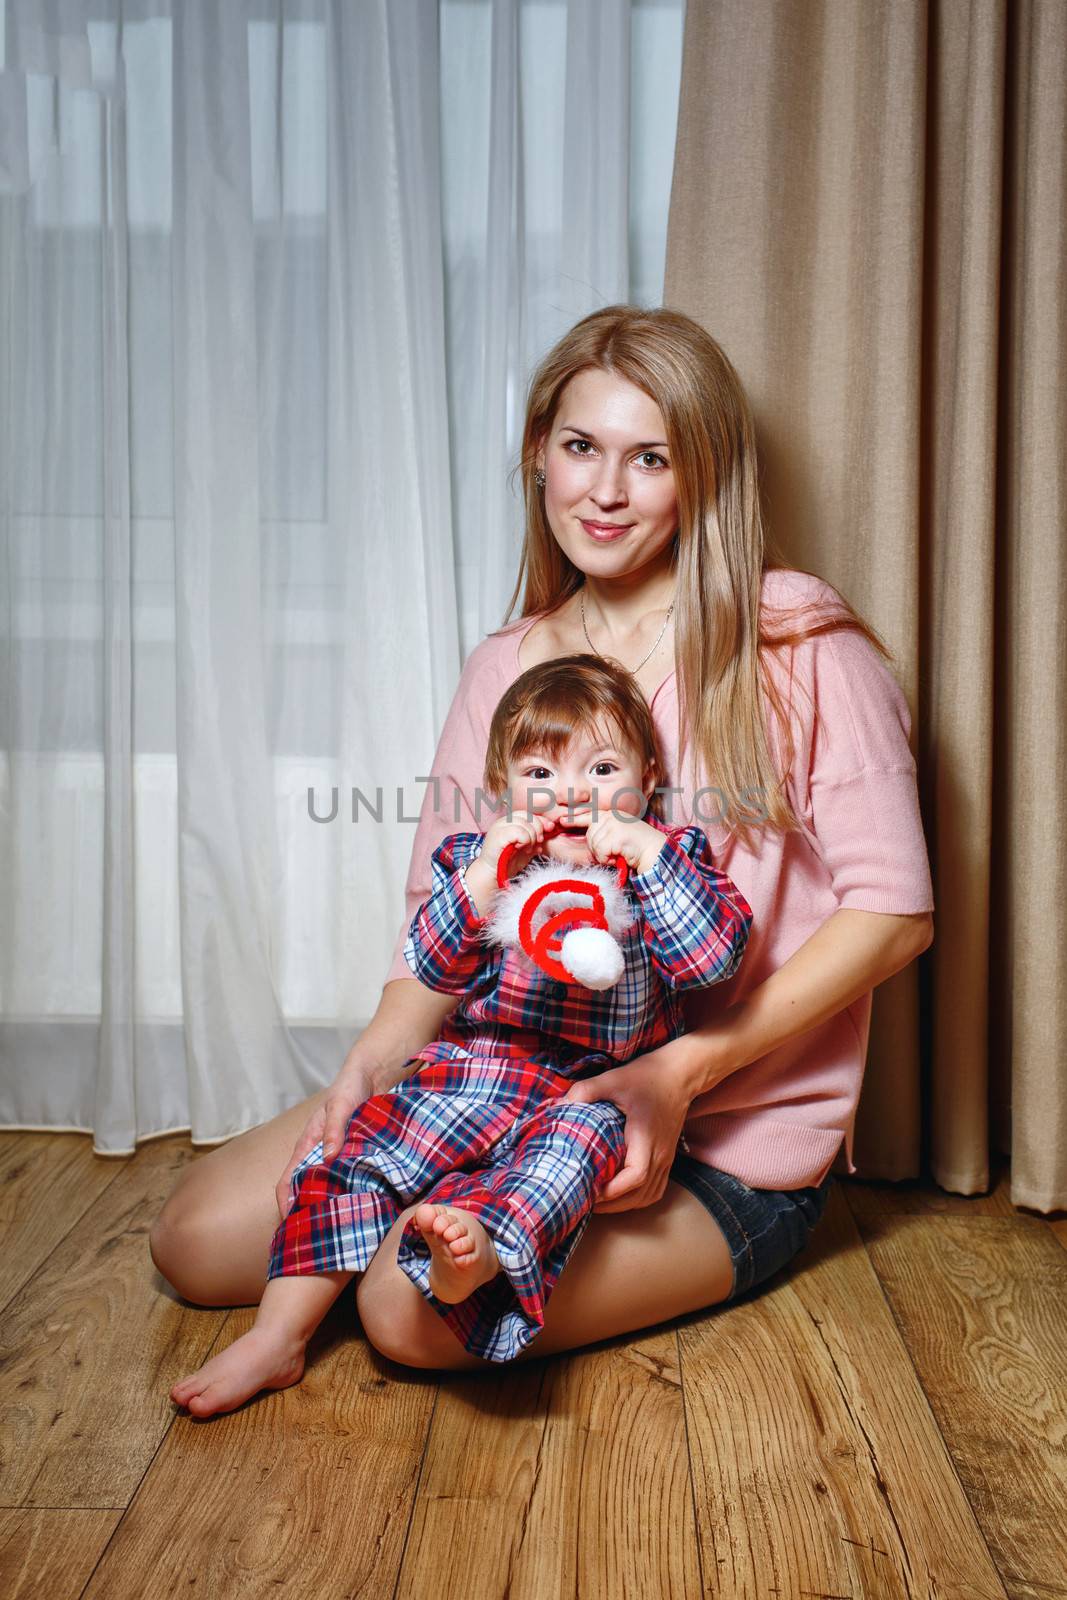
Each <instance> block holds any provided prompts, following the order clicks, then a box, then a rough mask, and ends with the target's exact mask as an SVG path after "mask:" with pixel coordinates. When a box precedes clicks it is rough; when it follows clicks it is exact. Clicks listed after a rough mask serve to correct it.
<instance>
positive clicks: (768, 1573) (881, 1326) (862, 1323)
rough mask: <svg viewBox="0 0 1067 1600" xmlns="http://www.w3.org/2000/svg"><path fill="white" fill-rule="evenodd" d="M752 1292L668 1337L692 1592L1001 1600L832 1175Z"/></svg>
mask: <svg viewBox="0 0 1067 1600" xmlns="http://www.w3.org/2000/svg"><path fill="white" fill-rule="evenodd" d="M757 1291H758V1292H757V1293H756V1294H755V1297H754V1298H742V1299H741V1300H740V1301H738V1302H736V1303H735V1304H733V1305H726V1306H722V1307H720V1308H719V1309H718V1310H717V1311H714V1310H713V1311H712V1312H710V1313H707V1314H705V1315H704V1316H703V1317H698V1318H694V1319H690V1320H689V1321H688V1322H687V1324H686V1326H684V1327H682V1328H680V1330H679V1343H680V1347H681V1359H682V1372H683V1376H684V1381H685V1393H686V1407H687V1412H688V1418H689V1447H690V1452H691V1455H692V1458H693V1476H694V1483H695V1488H696V1514H697V1526H698V1536H699V1538H700V1540H701V1542H702V1548H703V1570H704V1574H705V1584H706V1587H707V1589H708V1591H709V1592H712V1593H722V1594H727V1595H730V1596H736V1597H738V1600H742V1597H743V1600H748V1597H751V1600H767V1597H768V1596H771V1595H774V1596H780V1597H781V1600H794V1597H795V1596H799V1595H812V1594H814V1595H820V1596H853V1595H855V1596H878V1600H896V1597H897V1596H900V1597H905V1596H906V1597H908V1600H927V1597H928V1596H930V1595H937V1596H938V1600H1004V1596H1005V1593H1006V1591H1005V1589H1004V1587H1003V1585H1002V1583H1001V1581H1000V1579H999V1577H998V1575H997V1572H996V1568H995V1567H994V1565H993V1562H992V1560H991V1558H990V1555H989V1551H988V1550H987V1549H986V1546H985V1542H984V1540H983V1538H982V1535H981V1532H980V1530H979V1528H978V1526H977V1524H976V1522H975V1518H974V1515H973V1513H972V1511H971V1509H970V1507H969V1505H968V1503H967V1500H966V1497H965V1496H964V1493H963V1490H962V1488H961V1487H960V1483H959V1480H958V1479H957V1477H956V1473H955V1471H954V1469H953V1465H952V1461H951V1459H950V1458H949V1455H948V1452H947V1450H946V1448H945V1443H944V1440H943V1439H942V1438H941V1435H940V1433H939V1432H938V1428H937V1424H936V1422H935V1420H934V1417H933V1415H932V1413H931V1411H930V1407H929V1405H928V1404H927V1401H926V1397H925V1396H924V1394H923V1391H922V1389H921V1387H920V1385H919V1382H918V1379H917V1377H916V1374H915V1370H914V1368H913V1366H912V1364H911V1360H910V1358H909V1355H908V1352H907V1350H906V1348H905V1346H904V1344H903V1342H902V1340H901V1337H900V1333H899V1331H898V1329H897V1326H896V1324H895V1322H894V1320H893V1316H892V1313H891V1312H890V1310H889V1307H888V1306H887V1305H886V1302H885V1298H884V1296H883V1294H882V1290H881V1287H880V1285H879V1282H878V1279H877V1277H876V1276H875V1273H874V1270H873V1268H872V1266H871V1263H870V1261H869V1260H868V1259H867V1255H866V1252H865V1251H864V1248H863V1245H862V1242H861V1240H860V1238H859V1235H858V1233H857V1230H856V1225H855V1223H854V1221H853V1219H852V1216H851V1214H850V1212H849V1208H848V1206H847V1204H846V1203H845V1199H844V1197H843V1195H842V1193H841V1187H840V1185H835V1186H834V1188H833V1189H832V1190H831V1194H830V1201H829V1204H828V1206H827V1209H826V1213H825V1215H824V1217H823V1219H822V1221H821V1222H820V1224H819V1226H818V1228H817V1229H816V1231H815V1233H814V1234H813V1235H812V1238H811V1240H810V1242H809V1244H808V1245H807V1247H806V1248H805V1250H804V1251H803V1252H802V1253H801V1254H800V1255H799V1256H798V1257H796V1258H795V1259H794V1261H793V1262H791V1263H790V1264H789V1266H788V1267H787V1268H786V1269H784V1271H783V1272H782V1274H781V1277H780V1278H778V1279H777V1280H776V1281H775V1283H774V1284H769V1285H767V1286H766V1287H762V1289H760V1286H757Z"/></svg>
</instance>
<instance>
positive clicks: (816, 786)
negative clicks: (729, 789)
mask: <svg viewBox="0 0 1067 1600" xmlns="http://www.w3.org/2000/svg"><path fill="white" fill-rule="evenodd" d="M797 654H798V658H799V659H798V663H797V664H798V665H801V663H802V677H803V678H804V679H805V680H806V687H807V688H808V689H809V691H810V699H811V721H810V724H809V726H810V740H806V741H805V749H804V757H803V761H802V770H801V771H799V772H796V771H794V790H795V796H794V797H795V799H796V800H797V801H798V802H799V808H800V813H801V817H802V820H803V821H804V823H805V826H806V831H807V832H808V836H809V839H810V841H811V843H812V846H813V848H814V849H815V851H816V853H817V854H818V855H819V856H820V857H821V858H822V860H823V862H824V863H825V865H826V867H827V870H828V871H829V874H830V879H831V883H832V887H833V892H834V895H835V896H836V898H837V901H838V904H839V905H840V906H842V907H852V908H854V909H855V910H858V911H881V912H889V913H894V914H897V915H909V914H917V913H920V912H924V911H933V909H934V899H933V888H932V884H931V880H930V864H929V859H928V856H927V850H926V839H925V835H924V833H923V824H922V816H921V813H920V809H919V795H918V788H917V785H916V773H915V758H914V756H913V755H912V752H911V748H910V745H909V742H908V741H909V737H910V734H911V716H910V713H909V711H908V704H907V700H906V699H905V696H904V693H903V691H902V690H901V688H900V685H899V684H898V683H897V681H896V679H895V677H894V676H893V674H892V672H890V670H889V668H888V667H887V665H886V663H885V661H884V660H883V658H882V657H881V656H880V654H879V653H878V651H877V650H876V649H875V647H874V645H873V644H872V643H871V642H870V640H869V639H867V638H866V637H865V636H864V635H863V634H861V633H859V632H857V631H856V630H855V629H835V630H834V631H832V632H829V633H824V634H819V635H816V636H815V637H814V638H812V639H810V640H807V641H805V643H804V644H803V645H802V646H800V647H799V649H798V652H797ZM804 658H806V659H804Z"/></svg>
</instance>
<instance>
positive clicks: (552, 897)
mask: <svg viewBox="0 0 1067 1600" xmlns="http://www.w3.org/2000/svg"><path fill="white" fill-rule="evenodd" d="M554 878H577V879H579V880H580V881H582V882H586V883H595V884H596V886H597V888H598V889H599V890H600V892H601V894H602V895H603V896H604V916H605V917H606V919H607V924H608V929H609V931H610V932H611V934H612V937H613V938H615V939H620V938H621V937H622V935H623V934H624V933H625V932H626V931H627V929H628V928H630V927H632V926H633V924H634V922H635V921H636V920H637V914H636V912H635V911H634V908H633V906H632V905H631V904H630V901H629V899H628V898H627V895H626V890H625V889H620V888H619V884H618V879H617V878H616V875H615V869H614V867H605V866H602V865H601V864H600V863H595V864H591V865H588V866H587V865H582V866H575V867H569V866H568V865H567V864H566V862H564V861H541V860H535V861H531V862H530V865H529V866H528V867H527V868H526V871H525V872H524V873H523V874H522V875H521V877H518V878H513V879H512V880H511V882H510V883H509V884H508V885H507V887H506V888H504V889H498V890H497V894H496V899H495V900H494V901H493V905H492V909H491V910H490V913H489V916H488V918H487V919H486V922H485V925H484V927H483V928H482V929H481V938H482V940H483V941H484V943H486V944H495V945H515V946H516V947H517V948H519V949H521V948H522V947H521V945H519V914H520V912H521V911H522V908H523V906H524V905H525V904H526V901H527V900H528V899H529V897H530V895H531V894H533V892H534V890H535V889H539V888H540V887H541V885H542V884H543V883H550V882H551V881H552V880H553V879H554ZM569 906H581V907H582V908H583V909H584V910H586V911H588V910H591V909H592V901H591V900H590V899H589V896H588V895H580V894H574V893H573V892H572V891H571V890H569V889H561V890H560V891H559V893H558V894H547V895H546V896H545V898H544V899H543V900H542V901H541V904H540V905H539V906H538V908H537V910H536V911H535V912H534V918H533V933H534V935H535V936H536V934H537V933H538V932H539V930H540V929H541V927H542V926H543V925H544V923H545V922H547V921H548V919H549V917H551V916H554V915H555V913H556V912H557V911H563V910H565V909H566V908H567V907H569Z"/></svg>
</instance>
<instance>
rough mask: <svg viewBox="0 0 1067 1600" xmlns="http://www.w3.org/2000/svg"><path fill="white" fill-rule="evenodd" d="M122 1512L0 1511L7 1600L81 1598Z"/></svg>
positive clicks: (0, 1582)
mask: <svg viewBox="0 0 1067 1600" xmlns="http://www.w3.org/2000/svg"><path fill="white" fill-rule="evenodd" d="M121 1515H122V1513H121V1511H12V1510H3V1511H0V1594H2V1595H3V1596H4V1600H38V1597H39V1596H41V1595H47V1596H48V1600H77V1597H78V1596H79V1595H80V1594H81V1592H82V1590H83V1589H84V1587H85V1584H86V1582H87V1580H88V1578H89V1576H90V1574H91V1573H92V1570H93V1568H94V1567H95V1566H96V1563H97V1562H98V1561H99V1559H100V1555H101V1552H102V1551H103V1549H104V1546H105V1545H106V1544H107V1541H108V1540H109V1539H110V1538H111V1535H112V1533H113V1532H114V1529H115V1525H116V1524H117V1522H118V1520H119V1517H120V1516H121Z"/></svg>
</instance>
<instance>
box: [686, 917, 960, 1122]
mask: <svg viewBox="0 0 1067 1600" xmlns="http://www.w3.org/2000/svg"><path fill="white" fill-rule="evenodd" d="M933 937H934V919H933V916H932V915H931V914H930V913H929V912H921V913H918V914H917V915H915V916H898V915H891V914H890V913H889V912H883V911H856V910H853V909H852V908H851V907H842V909H841V910H840V911H835V912H834V914H833V916H831V917H828V918H827V919H826V921H825V922H824V923H823V925H822V927H821V928H817V929H816V931H815V932H814V933H813V934H812V935H811V937H810V938H809V939H807V940H806V941H805V942H804V944H802V945H801V946H800V948H799V950H794V952H793V954H792V955H791V956H790V957H789V960H788V961H784V962H783V963H782V965H781V966H780V967H779V968H778V969H777V971H775V972H772V973H771V975H770V976H769V977H768V978H765V979H764V981H763V982H762V983H761V984H759V985H757V987H756V988H755V989H753V990H752V991H751V992H750V993H749V994H747V995H746V996H745V997H744V999H743V1000H739V1001H738V1002H737V1003H736V1004H735V1005H732V1006H730V1007H729V1008H728V1009H727V1010H726V1011H725V1012H720V1013H719V1015H718V1016H717V1017H715V1018H713V1019H711V1020H708V1021H706V1022H701V1020H700V1013H701V1009H702V1007H703V1008H705V1009H710V1006H711V1005H712V1004H713V1003H714V993H715V992H714V990H713V989H701V990H694V991H692V992H691V993H689V994H687V995H685V996H684V997H683V1009H684V1012H685V1016H686V1019H687V1021H688V1022H689V1023H690V1025H691V1031H689V1032H687V1033H686V1034H685V1035H684V1036H683V1037H682V1038H680V1039H675V1040H673V1041H672V1042H671V1044H670V1045H669V1046H666V1047H665V1048H666V1049H668V1050H669V1051H670V1052H671V1055H672V1056H673V1057H674V1058H675V1059H676V1061H677V1062H678V1065H679V1072H680V1074H681V1081H682V1083H683V1084H684V1087H685V1093H686V1097H687V1099H688V1100H695V1099H696V1098H697V1096H698V1095H701V1094H703V1093H705V1092H706V1091H707V1090H708V1089H713V1088H714V1087H715V1085H716V1084H717V1083H721V1082H722V1080H723V1078H727V1077H729V1076H730V1074H731V1073H732V1072H736V1071H737V1070H738V1068H739V1067H744V1066H747V1065H748V1063H749V1062H750V1061H758V1060H759V1058H760V1057H761V1056H765V1055H766V1054H767V1053H768V1052H769V1051H771V1050H774V1049H777V1047H778V1046H779V1045H781V1044H785V1043H786V1041H787V1040H789V1039H792V1038H793V1037H794V1035H796V1034H798V1033H806V1032H807V1030H808V1029H809V1028H817V1027H818V1026H819V1024H820V1023H821V1022H825V1021H826V1020H827V1019H828V1018H829V1017H833V1016H836V1015H837V1013H838V1012H839V1011H843V1010H844V1008H845V1007H846V1006H850V1005H851V1004H852V1003H853V1001H855V1000H858V999H859V998H860V996H861V995H865V994H867V993H868V992H869V991H870V990H871V989H874V988H876V987H877V985H878V984H880V983H884V982H885V980H886V979H887V978H891V977H892V976H893V974H894V973H895V972H900V971H901V970H902V969H903V968H904V967H906V966H908V965H909V963H910V962H912V961H913V960H914V959H915V957H916V956H917V955H920V954H921V952H922V951H923V950H925V949H926V948H927V947H928V946H929V944H930V943H931V941H932V940H933Z"/></svg>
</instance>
